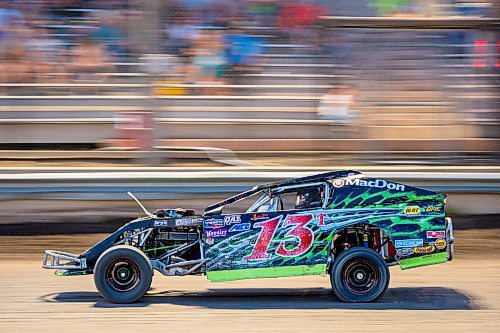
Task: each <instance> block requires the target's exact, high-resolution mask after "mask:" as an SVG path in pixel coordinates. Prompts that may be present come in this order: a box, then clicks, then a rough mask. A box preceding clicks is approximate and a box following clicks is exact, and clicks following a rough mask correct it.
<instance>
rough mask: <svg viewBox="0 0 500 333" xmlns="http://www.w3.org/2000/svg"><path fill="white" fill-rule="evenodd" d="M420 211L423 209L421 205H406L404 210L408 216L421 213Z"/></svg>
mask: <svg viewBox="0 0 500 333" xmlns="http://www.w3.org/2000/svg"><path fill="white" fill-rule="evenodd" d="M420 211H421V210H420V207H419V206H406V207H405V210H404V212H405V215H406V216H417V215H420Z"/></svg>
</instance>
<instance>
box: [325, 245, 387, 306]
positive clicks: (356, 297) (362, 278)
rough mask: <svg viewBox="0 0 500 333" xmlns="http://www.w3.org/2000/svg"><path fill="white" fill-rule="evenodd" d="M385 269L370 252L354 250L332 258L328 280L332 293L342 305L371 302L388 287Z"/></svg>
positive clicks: (379, 260)
mask: <svg viewBox="0 0 500 333" xmlns="http://www.w3.org/2000/svg"><path fill="white" fill-rule="evenodd" d="M389 280H390V274H389V268H388V267H387V264H386V263H385V261H384V259H383V258H382V257H381V256H380V254H378V253H377V252H375V251H374V250H372V249H368V248H364V247H354V248H351V249H349V250H346V251H344V252H342V253H341V254H340V255H339V256H338V258H336V259H335V261H334V264H333V267H332V270H331V274H330V281H331V283H332V289H333V293H334V294H335V296H337V298H338V299H339V300H341V301H342V302H349V303H362V302H372V301H375V300H376V299H377V298H379V297H381V296H382V295H383V294H384V293H385V292H386V291H387V287H388V286H389Z"/></svg>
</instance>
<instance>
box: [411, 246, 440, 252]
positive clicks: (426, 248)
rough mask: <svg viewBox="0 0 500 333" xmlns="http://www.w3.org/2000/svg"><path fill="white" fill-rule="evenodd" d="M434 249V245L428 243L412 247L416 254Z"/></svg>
mask: <svg viewBox="0 0 500 333" xmlns="http://www.w3.org/2000/svg"><path fill="white" fill-rule="evenodd" d="M434 251H436V247H435V246H434V245H428V246H415V247H414V248H413V253H417V254H428V253H432V252H434Z"/></svg>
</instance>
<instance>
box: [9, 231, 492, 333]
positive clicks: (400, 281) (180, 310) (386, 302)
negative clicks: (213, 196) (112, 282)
mask: <svg viewBox="0 0 500 333" xmlns="http://www.w3.org/2000/svg"><path fill="white" fill-rule="evenodd" d="M498 234H499V232H498V230H481V231H473V230H470V231H462V232H459V233H457V235H456V236H457V239H459V240H463V239H467V238H468V239H470V240H471V241H470V243H471V244H469V245H468V246H464V243H463V242H459V243H458V246H457V256H458V257H457V259H456V260H454V261H453V262H450V263H446V264H442V265H435V266H428V267H421V268H416V269H412V270H407V271H401V270H400V269H399V268H398V267H392V268H391V285H390V288H389V291H388V292H387V294H386V295H385V296H384V297H383V298H382V299H380V300H379V301H378V302H376V303H369V304H345V303H340V302H338V301H337V300H335V299H334V298H333V297H332V296H331V291H330V284H329V280H328V277H327V276H310V277H294V278H280V279H261V280H246V281H234V282H225V283H211V282H209V281H207V280H206V278H205V277H202V276H189V277H164V276H161V275H160V274H156V275H155V277H154V280H153V288H152V289H151V290H150V291H149V293H148V295H147V297H145V298H144V299H143V301H142V302H140V303H137V304H132V305H125V306H123V305H115V304H110V303H107V302H105V301H104V300H103V299H102V298H101V297H100V295H99V294H98V293H97V292H96V290H95V287H94V285H93V278H92V276H78V277H57V276H54V275H53V274H52V272H51V271H46V270H43V269H42V268H41V267H40V265H41V262H40V260H39V259H41V251H40V250H41V248H45V247H46V246H47V245H50V246H49V247H51V248H55V249H61V250H66V249H69V250H76V249H81V248H85V247H86V246H87V245H90V243H92V242H93V241H97V240H99V239H100V238H101V237H102V235H85V236H74V237H69V236H44V237H38V238H37V237H35V238H30V237H0V248H1V252H0V332H2V333H3V332H39V333H43V332H61V331H63V330H64V331H71V332H101V331H102V332H112V331H119V332H132V331H134V332H145V331H148V332H184V331H192V332H194V331H197V332H313V331H321V332H334V331H335V332H340V331H345V332H400V333H401V332H425V331H437V332H471V331H472V332H498V331H499V327H500V247H499V240H498V239H499V237H498ZM460 244H462V245H460ZM19 249H24V251H25V253H28V255H26V254H24V255H19V254H18V255H12V252H17V251H18V250H19ZM478 251H480V252H478ZM17 253H19V252H17ZM29 253H32V254H33V255H34V257H32V256H31V255H29ZM34 260H37V261H34Z"/></svg>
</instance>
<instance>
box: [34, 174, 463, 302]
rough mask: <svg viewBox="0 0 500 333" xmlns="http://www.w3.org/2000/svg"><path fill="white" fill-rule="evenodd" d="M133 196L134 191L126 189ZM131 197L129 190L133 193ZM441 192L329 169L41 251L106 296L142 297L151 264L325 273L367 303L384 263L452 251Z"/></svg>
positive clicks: (380, 284) (379, 291)
mask: <svg viewBox="0 0 500 333" xmlns="http://www.w3.org/2000/svg"><path fill="white" fill-rule="evenodd" d="M131 196H132V197H133V195H131ZM134 199H135V197H134ZM445 199H446V195H444V194H439V193H435V192H431V191H428V190H424V189H420V188H416V187H411V186H408V185H404V184H398V183H394V182H390V181H387V180H384V179H378V178H369V177H367V176H365V175H363V174H362V173H360V172H357V171H334V172H328V173H323V174H318V175H313V176H308V177H303V178H297V179H291V180H286V181H280V182H274V183H269V184H264V185H260V186H256V187H254V188H252V189H250V190H248V191H246V192H243V193H240V194H237V195H235V196H232V197H230V198H228V199H226V200H223V201H220V202H218V203H216V204H213V205H211V206H209V207H207V208H206V209H205V212H204V214H203V215H196V214H195V212H194V211H193V210H189V209H159V210H157V211H156V212H155V213H154V214H151V213H149V212H148V211H147V210H146V209H145V208H144V207H143V206H142V205H141V203H140V202H139V201H138V200H137V199H136V201H137V202H138V203H139V205H140V206H141V207H142V208H143V210H144V211H145V213H146V214H147V217H144V218H139V219H136V220H133V221H131V222H129V223H127V224H125V225H124V226H123V227H121V228H120V229H118V230H117V231H116V232H114V233H113V234H111V235H109V236H108V237H106V238H105V239H104V240H102V241H101V242H99V243H98V244H96V245H94V246H93V247H91V248H90V249H88V250H87V251H85V252H84V253H82V254H80V255H75V254H70V253H66V252H60V251H52V250H47V251H45V255H44V258H43V267H44V268H49V269H57V271H56V275H64V276H68V275H80V274H94V282H95V285H96V287H97V289H98V290H99V292H100V293H101V295H102V296H103V297H104V298H105V299H107V300H108V301H111V302H116V303H130V302H135V301H137V300H139V299H140V298H141V297H143V296H144V295H145V293H146V292H147V290H148V289H149V288H150V285H151V280H152V275H153V271H154V270H156V271H158V272H160V273H161V274H163V275H166V276H175V275H191V274H204V275H206V276H207V278H208V279H209V280H210V281H214V282H215V281H229V280H239V279H253V278H271V277H284V276H297V275H313V274H320V275H321V274H329V275H330V280H331V285H332V289H333V293H334V294H335V296H337V298H338V299H340V300H341V301H344V302H370V301H374V300H376V299H377V298H379V297H380V296H382V295H383V294H384V293H385V291H386V290H387V287H388V285H389V269H388V266H392V265H399V266H400V268H401V269H408V268H413V267H418V266H424V265H432V264H438V263H443V262H446V261H449V260H452V258H453V240H454V239H453V226H452V221H451V219H450V218H448V217H445V212H444V205H445Z"/></svg>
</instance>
